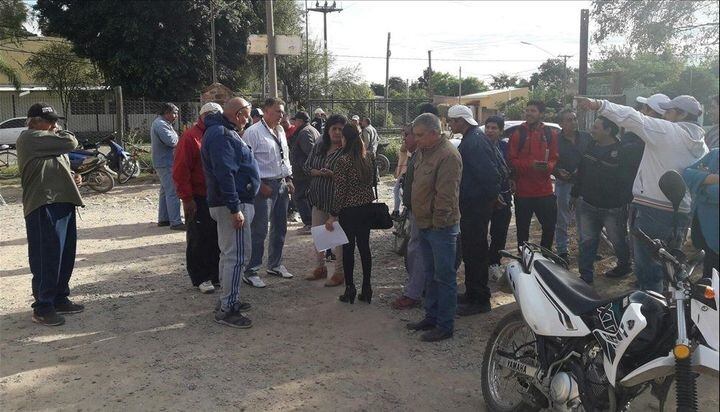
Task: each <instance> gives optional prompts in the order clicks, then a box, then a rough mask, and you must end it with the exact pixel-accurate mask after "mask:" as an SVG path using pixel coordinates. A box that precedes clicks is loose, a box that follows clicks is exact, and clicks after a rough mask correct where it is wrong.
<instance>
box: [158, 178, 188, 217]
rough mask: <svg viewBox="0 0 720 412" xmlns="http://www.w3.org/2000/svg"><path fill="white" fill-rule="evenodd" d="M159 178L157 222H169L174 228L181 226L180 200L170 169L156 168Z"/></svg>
mask: <svg viewBox="0 0 720 412" xmlns="http://www.w3.org/2000/svg"><path fill="white" fill-rule="evenodd" d="M155 172H157V175H158V177H159V178H160V201H159V203H158V222H170V225H172V226H175V225H179V224H182V219H181V218H180V199H178V197H177V193H176V192H175V182H173V178H172V167H156V168H155Z"/></svg>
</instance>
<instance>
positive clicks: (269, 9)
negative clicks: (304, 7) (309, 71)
mask: <svg viewBox="0 0 720 412" xmlns="http://www.w3.org/2000/svg"><path fill="white" fill-rule="evenodd" d="M274 2H275V0H267V1H266V2H265V19H266V24H267V37H268V54H267V61H268V81H269V83H270V97H275V98H277V97H278V90H277V89H278V88H277V67H276V61H275V21H274V18H273V3H274Z"/></svg>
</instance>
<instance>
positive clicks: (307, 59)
mask: <svg viewBox="0 0 720 412" xmlns="http://www.w3.org/2000/svg"><path fill="white" fill-rule="evenodd" d="M305 81H306V82H307V92H306V94H305V110H310V36H309V34H308V6H307V0H305Z"/></svg>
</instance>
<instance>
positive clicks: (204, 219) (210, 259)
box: [185, 196, 220, 286]
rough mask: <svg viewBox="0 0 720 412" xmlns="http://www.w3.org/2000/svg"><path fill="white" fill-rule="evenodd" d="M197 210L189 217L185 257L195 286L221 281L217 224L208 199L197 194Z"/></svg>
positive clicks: (187, 220)
mask: <svg viewBox="0 0 720 412" xmlns="http://www.w3.org/2000/svg"><path fill="white" fill-rule="evenodd" d="M194 199H195V204H196V205H197V212H195V216H193V218H192V219H187V217H186V222H187V234H186V238H187V248H186V249H185V259H186V261H187V270H188V275H190V281H192V284H193V286H198V285H199V284H201V283H203V282H206V281H208V280H209V281H212V283H214V284H217V283H220V280H219V279H218V263H219V261H220V249H219V248H218V234H217V224H216V223H215V221H214V220H213V219H212V218H211V217H210V209H209V208H208V203H207V199H205V198H204V197H202V196H195V197H194Z"/></svg>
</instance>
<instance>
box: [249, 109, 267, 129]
mask: <svg viewBox="0 0 720 412" xmlns="http://www.w3.org/2000/svg"><path fill="white" fill-rule="evenodd" d="M264 115H265V113H263V111H262V109H261V108H259V107H255V108H253V109H252V112H250V118H251V119H252V124H255V123H257V122H259V121H261V120H262V119H263V116H264ZM248 127H249V126H248Z"/></svg>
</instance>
